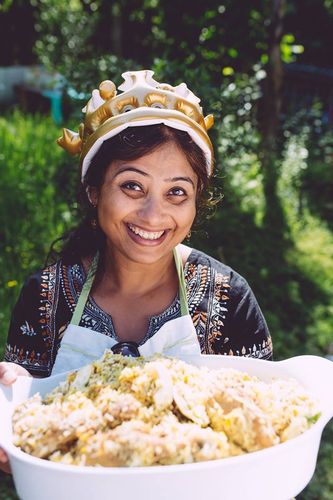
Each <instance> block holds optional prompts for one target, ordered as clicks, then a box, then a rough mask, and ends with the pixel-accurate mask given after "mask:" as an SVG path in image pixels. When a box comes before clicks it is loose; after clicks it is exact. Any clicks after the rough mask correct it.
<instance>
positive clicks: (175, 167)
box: [107, 142, 197, 179]
mask: <svg viewBox="0 0 333 500" xmlns="http://www.w3.org/2000/svg"><path fill="white" fill-rule="evenodd" d="M127 167H130V168H127ZM127 170H128V171H131V170H132V171H135V170H139V171H142V172H144V173H146V174H147V175H151V176H155V175H157V176H158V175H165V174H166V173H167V172H169V173H171V172H172V173H173V174H175V173H178V174H179V175H181V174H184V173H186V175H187V176H191V177H193V179H196V177H197V175H196V173H195V172H194V170H193V168H192V166H191V164H190V162H189V160H188V159H187V157H186V154H185V153H184V152H183V151H182V150H181V148H180V147H179V146H177V145H176V144H174V143H172V142H170V143H166V144H163V145H162V146H160V147H158V148H156V149H154V150H153V151H152V152H150V153H147V154H145V155H143V156H139V157H138V158H135V159H130V160H126V159H125V160H114V161H112V162H111V163H110V165H109V167H108V170H107V174H109V175H111V176H112V175H115V174H116V173H118V172H119V171H127Z"/></svg>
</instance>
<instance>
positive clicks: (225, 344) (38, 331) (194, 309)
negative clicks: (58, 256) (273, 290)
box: [5, 249, 272, 377]
mask: <svg viewBox="0 0 333 500" xmlns="http://www.w3.org/2000/svg"><path fill="white" fill-rule="evenodd" d="M184 274H185V282H186V290H187V298H188V304H189V311H190V315H191V317H192V320H193V323H194V326H195V329H196V332H197V335H198V340H199V343H200V348H201V352H202V353H204V354H223V355H234V356H251V357H256V358H263V359H271V358H272V342H271V338H270V335H269V332H268V329H267V325H266V322H265V319H264V317H263V315H262V312H261V310H260V308H259V306H258V303H257V301H256V299H255V296H254V294H253V292H252V290H251V288H250V287H249V285H248V283H247V282H246V280H245V279H244V278H242V277H241V276H240V275H239V274H238V273H236V272H235V271H234V270H233V269H231V268H230V267H228V266H226V265H225V264H222V263H220V262H218V261H216V260H215V259H213V258H211V257H209V256H208V255H206V254H204V253H202V252H200V251H198V250H194V249H193V250H192V252H191V254H190V255H189V257H188V260H187V262H186V264H185V267H184ZM85 279H86V275H85V272H84V269H83V266H82V264H81V263H80V262H78V263H75V264H65V263H64V262H63V261H61V260H60V261H58V262H56V263H55V264H52V265H50V266H48V267H46V268H45V269H42V270H41V271H39V272H37V273H35V274H34V275H32V276H31V277H30V278H29V279H28V280H27V281H26V283H25V285H24V286H23V288H22V291H21V294H20V296H19V299H18V301H17V303H16V305H15V308H14V310H13V314H12V320H11V324H10V329H9V334H8V341H7V344H6V350H5V360H6V361H10V362H14V363H18V364H20V365H22V366H24V367H25V368H26V369H27V370H28V371H29V372H30V373H31V374H32V375H36V376H42V377H46V376H49V375H50V373H51V370H52V367H53V364H54V361H55V357H56V355H57V351H58V348H59V345H60V342H61V338H62V335H63V333H64V331H65V329H66V327H67V325H68V324H69V322H70V320H71V317H72V314H73V312H74V309H75V305H76V302H77V300H78V296H79V294H80V291H81V289H82V286H83V283H84V281H85ZM178 316H180V303H179V298H178V296H176V297H175V299H174V300H173V302H172V303H171V304H170V305H169V307H168V308H167V309H166V310H165V311H163V312H162V313H161V314H158V315H156V316H152V317H151V318H150V319H149V326H148V330H147V333H146V335H145V337H144V339H143V340H142V342H141V343H144V342H145V341H146V340H147V339H148V338H150V337H152V336H153V335H154V334H155V333H156V332H157V331H158V330H159V328H161V326H162V325H163V324H164V323H166V322H167V321H169V320H171V319H175V318H176V317H178ZM80 326H83V327H86V328H89V329H91V330H94V331H97V332H100V333H103V334H104V335H109V336H110V337H113V338H115V339H116V340H117V341H119V339H118V337H117V333H116V331H115V328H114V325H113V322H112V317H111V316H110V315H109V314H107V313H106V312H105V311H103V310H102V309H101V308H100V307H99V306H98V305H97V304H96V302H95V301H94V299H93V298H92V297H90V296H89V298H88V301H87V303H86V305H85V308H84V311H83V314H82V318H81V322H80Z"/></svg>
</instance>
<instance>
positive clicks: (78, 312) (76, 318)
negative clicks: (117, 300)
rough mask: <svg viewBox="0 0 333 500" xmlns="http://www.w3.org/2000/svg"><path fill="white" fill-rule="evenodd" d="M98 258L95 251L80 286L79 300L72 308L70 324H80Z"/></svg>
mask: <svg viewBox="0 0 333 500" xmlns="http://www.w3.org/2000/svg"><path fill="white" fill-rule="evenodd" d="M98 259H99V253H98V252H97V253H96V255H95V257H94V259H93V261H92V263H91V266H90V268H89V271H88V275H87V279H86V281H85V282H84V284H83V287H82V290H81V293H80V296H79V300H78V301H77V304H76V306H75V310H74V313H73V316H72V320H71V324H72V325H76V326H79V324H80V321H81V317H82V313H83V309H84V306H85V305H86V302H87V300H88V297H89V293H90V290H91V286H92V284H93V281H94V278H95V274H96V270H97V266H98Z"/></svg>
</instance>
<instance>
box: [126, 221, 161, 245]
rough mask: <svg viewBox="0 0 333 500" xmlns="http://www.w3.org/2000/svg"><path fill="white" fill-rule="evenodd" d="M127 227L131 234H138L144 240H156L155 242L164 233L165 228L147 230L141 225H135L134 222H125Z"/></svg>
mask: <svg viewBox="0 0 333 500" xmlns="http://www.w3.org/2000/svg"><path fill="white" fill-rule="evenodd" d="M127 227H128V229H129V230H130V232H131V233H132V234H133V235H135V236H139V237H140V238H141V239H142V240H146V241H156V242H157V241H158V240H160V239H161V238H162V237H163V236H164V234H165V233H166V231H165V230H162V231H147V230H145V229H142V228H141V227H138V226H135V225H134V224H127Z"/></svg>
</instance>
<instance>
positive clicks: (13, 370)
mask: <svg viewBox="0 0 333 500" xmlns="http://www.w3.org/2000/svg"><path fill="white" fill-rule="evenodd" d="M19 375H25V376H28V377H30V376H31V375H30V373H29V372H28V371H27V370H26V369H25V368H23V367H22V366H20V365H16V364H15V363H7V362H5V361H2V362H1V363H0V383H1V384H4V385H11V384H13V383H14V382H15V380H16V379H17V377H18V376H19Z"/></svg>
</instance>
